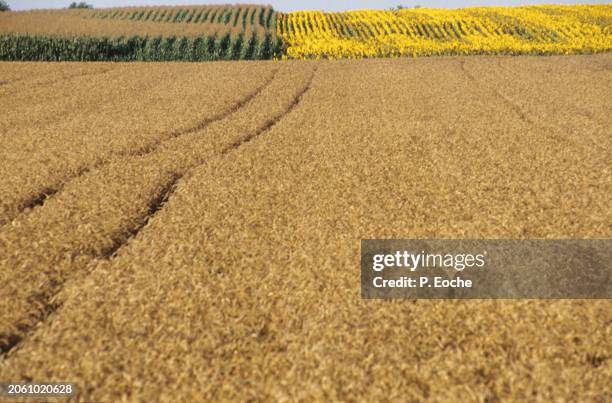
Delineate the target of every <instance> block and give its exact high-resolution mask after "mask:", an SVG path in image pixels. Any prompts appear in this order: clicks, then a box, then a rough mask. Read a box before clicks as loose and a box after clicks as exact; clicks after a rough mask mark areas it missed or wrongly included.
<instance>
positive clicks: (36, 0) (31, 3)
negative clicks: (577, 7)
mask: <svg viewBox="0 0 612 403" xmlns="http://www.w3.org/2000/svg"><path fill="white" fill-rule="evenodd" d="M7 2H8V4H9V5H10V7H11V9H12V10H28V9H32V8H62V7H66V6H67V5H68V4H70V3H71V2H72V0H7ZM86 2H87V3H89V4H93V6H94V7H96V8H103V7H125V6H152V5H189V4H192V5H193V4H228V3H234V2H235V1H231V0H226V1H206V0H86ZM239 2H240V3H255V4H272V6H274V9H275V10H278V11H295V10H324V11H344V10H350V9H360V8H383V9H385V8H391V7H395V6H397V5H403V6H404V7H412V6H415V5H420V6H422V7H448V8H456V7H469V6H518V5H526V4H579V3H587V4H605V3H609V1H607V0H586V1H584V0H583V1H581V0H548V1H547V0H446V1H444V0H382V1H381V0H379V1H373V0H349V1H329V0H328V1H325V0H261V1H259V0H240V1H239Z"/></svg>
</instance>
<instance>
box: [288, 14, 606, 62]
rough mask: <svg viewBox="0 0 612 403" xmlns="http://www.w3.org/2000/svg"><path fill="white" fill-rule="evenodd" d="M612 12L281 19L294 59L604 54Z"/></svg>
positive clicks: (296, 17)
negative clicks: (444, 55)
mask: <svg viewBox="0 0 612 403" xmlns="http://www.w3.org/2000/svg"><path fill="white" fill-rule="evenodd" d="M611 26H612V6H609V5H601V6H534V7H486V8H466V9H459V10H446V9H402V10H398V11H378V10H366V11H352V12H346V13H323V12H316V11H313V12H310V11H308V12H295V13H289V14H281V15H280V16H279V19H278V22H277V35H279V36H280V37H282V38H283V40H284V41H285V42H286V43H287V45H288V50H287V51H288V56H289V57H292V58H360V57H389V56H391V57H395V56H407V55H410V56H428V55H439V54H447V55H454V54H557V53H561V54H563V53H597V52H604V51H608V50H611V49H612V30H611V29H610V27H611Z"/></svg>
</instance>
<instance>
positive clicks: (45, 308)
mask: <svg viewBox="0 0 612 403" xmlns="http://www.w3.org/2000/svg"><path fill="white" fill-rule="evenodd" d="M179 179H180V176H178V175H176V176H174V177H173V178H172V179H171V180H170V181H169V182H168V184H167V185H166V186H164V187H163V188H162V189H161V190H160V191H159V192H158V193H157V194H154V195H153V197H152V198H151V199H150V200H149V202H148V213H147V214H146V215H145V216H144V217H142V218H141V219H140V220H139V224H138V225H137V226H136V227H135V228H133V229H131V230H130V231H129V234H128V236H127V237H126V238H125V239H124V240H119V241H117V242H116V243H115V245H113V246H112V247H110V248H108V249H107V250H105V251H103V252H102V254H101V255H100V256H99V257H94V259H96V258H97V259H111V258H112V257H114V256H115V254H116V253H117V252H118V250H119V249H120V248H122V247H123V246H125V245H126V244H127V243H128V242H129V240H130V239H132V238H133V237H134V236H136V235H137V234H138V232H140V230H142V229H143V228H144V227H145V226H146V225H147V224H148V222H149V220H150V219H151V218H152V217H153V216H154V215H155V214H157V212H158V211H159V210H161V209H162V207H163V206H164V204H165V203H166V202H167V201H168V199H169V197H170V195H171V194H172V192H173V191H174V189H175V188H176V183H177V181H178V180H179ZM62 286H63V284H59V283H58V284H53V285H52V286H51V287H49V289H48V290H47V291H46V292H45V291H44V290H43V291H41V292H38V293H36V294H34V295H32V296H31V297H30V298H29V299H28V303H29V305H31V306H37V307H39V309H38V310H37V311H36V312H35V313H32V314H30V315H28V317H26V318H24V319H23V320H21V321H20V322H18V323H17V324H16V326H15V331H14V332H11V333H0V358H2V357H3V356H6V355H7V354H8V353H9V352H10V351H11V350H12V349H14V348H16V347H17V346H18V345H19V343H21V342H22V341H23V340H24V339H25V338H26V337H27V336H28V334H30V333H31V332H32V331H33V330H34V328H35V327H36V326H37V325H38V324H39V323H41V322H43V321H45V320H47V318H48V317H49V316H50V315H51V314H53V313H54V312H55V311H57V310H58V309H59V307H60V306H61V303H59V302H57V301H55V300H54V297H55V296H56V295H57V294H58V293H59V292H60V291H61V289H62Z"/></svg>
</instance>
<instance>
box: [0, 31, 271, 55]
mask: <svg viewBox="0 0 612 403" xmlns="http://www.w3.org/2000/svg"><path fill="white" fill-rule="evenodd" d="M282 51H283V44H282V41H281V40H280V39H275V38H273V36H272V34H271V33H266V34H265V35H264V36H263V37H258V36H257V34H256V33H252V34H251V35H250V36H249V37H248V38H247V37H245V35H244V34H243V33H239V34H238V35H235V36H234V37H232V35H231V34H230V33H227V34H225V35H223V36H216V35H213V36H201V37H180V36H167V37H162V36H156V37H147V36H129V37H126V36H120V37H74V38H65V37H57V36H41V35H27V34H26V35H20V34H5V35H0V60H2V61H207V60H267V59H273V58H276V57H280V55H281V54H282Z"/></svg>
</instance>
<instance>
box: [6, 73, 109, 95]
mask: <svg viewBox="0 0 612 403" xmlns="http://www.w3.org/2000/svg"><path fill="white" fill-rule="evenodd" d="M115 70H117V68H115V67H112V68H109V69H106V70H101V71H93V72H92V71H86V72H83V73H79V74H73V75H69V76H66V77H61V78H57V79H52V80H47V81H42V82H36V81H29V78H21V79H18V80H13V81H3V82H2V83H0V85H9V84H25V86H26V87H28V88H30V87H32V86H36V87H50V86H52V85H55V84H58V83H62V82H64V81H70V80H73V79H76V78H82V77H87V76H97V75H104V74H106V73H109V72H111V71H115ZM24 82H25V83H24ZM20 91H22V89H20V88H16V89H14V90H13V91H3V92H2V94H3V95H12V94H16V93H18V92H20Z"/></svg>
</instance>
